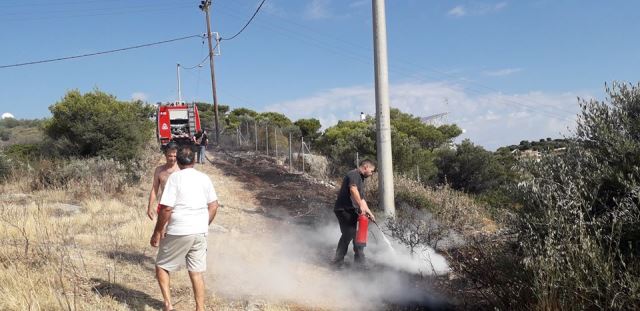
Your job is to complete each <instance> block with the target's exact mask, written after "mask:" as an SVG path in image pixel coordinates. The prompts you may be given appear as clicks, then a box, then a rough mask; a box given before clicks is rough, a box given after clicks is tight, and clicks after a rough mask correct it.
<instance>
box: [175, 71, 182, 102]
mask: <svg viewBox="0 0 640 311" xmlns="http://www.w3.org/2000/svg"><path fill="white" fill-rule="evenodd" d="M176 72H177V73H178V103H182V87H181V86H180V64H178V66H176Z"/></svg>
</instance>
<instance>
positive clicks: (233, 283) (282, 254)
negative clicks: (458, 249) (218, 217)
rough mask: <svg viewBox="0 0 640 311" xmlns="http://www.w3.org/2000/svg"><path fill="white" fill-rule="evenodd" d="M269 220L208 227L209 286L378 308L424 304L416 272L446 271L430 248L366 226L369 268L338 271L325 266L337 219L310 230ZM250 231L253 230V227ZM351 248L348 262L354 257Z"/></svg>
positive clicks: (268, 297)
mask: <svg viewBox="0 0 640 311" xmlns="http://www.w3.org/2000/svg"><path fill="white" fill-rule="evenodd" d="M273 222H274V223H273V226H272V227H270V228H269V229H268V230H264V231H263V232H268V233H265V234H263V235H258V236H256V235H255V233H253V232H240V231H238V230H230V231H229V232H225V233H219V232H212V233H211V234H210V235H209V251H208V257H209V258H208V271H207V276H208V279H209V280H208V282H209V283H208V287H209V288H211V289H212V290H213V291H214V292H215V293H216V294H217V295H221V296H223V297H228V298H230V299H243V300H247V301H252V300H256V301H267V302H270V303H282V302H286V303H294V304H297V305H302V306H307V307H314V308H328V309H349V310H375V309H379V308H380V307H381V306H383V304H385V303H407V302H409V303H411V302H420V303H425V302H427V303H428V302H429V301H433V297H434V295H433V293H430V292H428V291H426V290H420V289H417V288H416V287H415V286H412V280H415V279H416V278H418V279H419V277H416V276H415V275H416V274H417V275H423V276H424V275H433V274H445V273H447V272H448V271H449V267H448V265H447V262H446V260H445V259H444V258H443V257H442V256H440V255H438V254H437V253H436V252H435V251H434V250H432V249H430V248H426V247H424V248H420V249H418V250H417V251H416V253H415V254H414V255H413V256H412V255H410V253H409V249H408V248H406V247H404V246H403V245H400V244H399V243H397V242H395V241H393V240H391V244H392V246H393V248H394V249H395V252H393V251H391V250H390V249H389V247H388V246H387V245H386V244H385V243H384V242H383V240H382V236H381V233H380V231H379V230H378V228H376V227H371V228H370V232H371V233H370V235H369V242H368V245H367V247H366V249H365V254H366V255H367V260H368V261H370V262H372V263H375V264H373V265H372V268H371V269H370V270H367V271H361V270H358V269H357V268H356V267H355V266H354V265H351V266H350V267H347V268H343V269H340V270H336V269H334V268H332V267H331V266H330V265H329V261H330V259H332V257H333V255H334V253H335V247H336V245H337V242H338V239H339V237H340V229H339V227H338V225H337V220H335V222H331V223H329V224H328V225H325V226H320V227H317V228H311V227H307V226H300V225H294V224H291V223H288V222H285V221H275V220H273ZM252 231H254V230H252ZM352 258H353V251H352V250H351V249H350V250H349V253H348V254H347V258H346V260H347V261H348V262H351V261H352Z"/></svg>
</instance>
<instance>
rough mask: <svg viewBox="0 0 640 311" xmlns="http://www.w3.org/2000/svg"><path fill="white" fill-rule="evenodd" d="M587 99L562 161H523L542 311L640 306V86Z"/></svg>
mask: <svg viewBox="0 0 640 311" xmlns="http://www.w3.org/2000/svg"><path fill="white" fill-rule="evenodd" d="M607 93H608V94H609V98H608V102H599V101H595V100H592V101H581V103H580V105H581V107H582V112H581V114H580V116H579V119H578V124H577V131H576V137H575V138H574V139H572V140H570V141H569V143H568V148H567V150H566V152H565V153H564V154H562V155H546V156H543V157H542V159H541V160H540V162H533V161H531V162H523V164H522V165H520V170H521V171H522V172H526V175H525V179H524V180H523V181H522V182H521V183H520V185H519V187H518V188H517V190H518V195H519V199H520V203H521V204H522V209H521V211H522V218H521V219H522V221H521V224H520V225H521V226H520V234H519V237H520V244H521V246H522V251H523V253H524V255H525V258H526V260H525V261H524V263H525V265H526V267H527V268H528V269H530V271H531V272H532V274H533V276H534V279H533V292H534V293H535V295H536V298H537V300H538V302H537V304H538V305H539V307H540V308H541V309H549V308H558V309H577V310H584V309H632V308H633V306H637V305H639V304H640V266H639V264H638V262H637V256H638V253H639V252H638V246H639V245H638V240H639V237H640V209H639V208H638V204H639V202H640V169H639V167H640V113H639V112H640V85H636V86H631V85H625V84H618V83H614V84H613V87H612V88H607Z"/></svg>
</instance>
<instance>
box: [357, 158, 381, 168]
mask: <svg viewBox="0 0 640 311" xmlns="http://www.w3.org/2000/svg"><path fill="white" fill-rule="evenodd" d="M365 165H369V166H371V167H376V166H377V165H376V162H375V161H373V160H369V159H364V160H362V161H360V165H359V166H365Z"/></svg>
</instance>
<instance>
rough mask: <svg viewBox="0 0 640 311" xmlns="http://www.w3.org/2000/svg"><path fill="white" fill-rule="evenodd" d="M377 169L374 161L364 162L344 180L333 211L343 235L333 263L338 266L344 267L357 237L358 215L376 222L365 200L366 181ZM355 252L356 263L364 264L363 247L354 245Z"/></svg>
mask: <svg viewBox="0 0 640 311" xmlns="http://www.w3.org/2000/svg"><path fill="white" fill-rule="evenodd" d="M375 168H376V166H375V163H374V162H373V161H371V160H362V161H361V162H360V165H359V166H358V168H357V169H354V170H351V171H349V172H348V173H347V175H346V176H345V177H344V179H343V180H342V186H341V187H340V192H338V198H337V199H336V204H335V207H334V209H333V211H334V213H335V214H336V217H338V222H339V223H340V232H341V233H342V236H341V237H340V240H339V241H338V247H337V248H336V256H335V258H334V259H333V262H332V263H333V264H334V265H336V266H342V264H343V263H344V256H345V255H346V254H347V249H348V248H349V243H351V242H352V241H353V239H354V238H355V236H356V228H357V223H358V215H360V214H365V215H367V216H368V217H369V218H371V219H373V220H375V217H374V216H373V213H372V212H371V210H370V209H369V207H368V206H367V202H366V201H365V200H364V180H365V178H367V177H370V176H371V175H373V171H374V170H375ZM353 251H354V253H355V256H354V261H355V262H356V263H358V264H364V249H363V247H359V246H356V245H355V243H354V244H353Z"/></svg>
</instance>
